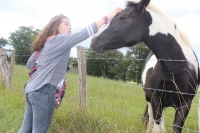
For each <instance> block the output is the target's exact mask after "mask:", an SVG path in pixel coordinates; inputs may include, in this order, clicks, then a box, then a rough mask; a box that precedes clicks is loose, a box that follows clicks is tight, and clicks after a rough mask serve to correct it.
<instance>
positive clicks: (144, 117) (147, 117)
mask: <svg viewBox="0 0 200 133" xmlns="http://www.w3.org/2000/svg"><path fill="white" fill-rule="evenodd" d="M142 121H143V122H144V124H145V125H146V126H147V125H148V122H149V114H148V104H147V105H146V107H145V110H144V115H143V117H142Z"/></svg>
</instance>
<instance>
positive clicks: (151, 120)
mask: <svg viewBox="0 0 200 133" xmlns="http://www.w3.org/2000/svg"><path fill="white" fill-rule="evenodd" d="M147 105H148V115H149V122H148V128H147V131H146V132H147V133H149V132H150V131H151V129H152V126H153V122H154V119H153V108H152V105H151V103H150V102H147Z"/></svg>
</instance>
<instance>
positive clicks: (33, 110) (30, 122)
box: [18, 84, 56, 133]
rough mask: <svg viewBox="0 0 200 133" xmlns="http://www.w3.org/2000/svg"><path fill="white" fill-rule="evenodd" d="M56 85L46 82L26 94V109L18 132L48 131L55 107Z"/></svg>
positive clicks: (41, 132)
mask: <svg viewBox="0 0 200 133" xmlns="http://www.w3.org/2000/svg"><path fill="white" fill-rule="evenodd" d="M55 92H56V89H55V86H53V85H50V84H45V85H44V86H42V87H41V88H40V89H39V90H36V91H33V92H30V93H27V94H25V97H26V111H25V115H24V121H23V124H22V127H21V129H20V130H19V132H18V133H47V132H48V128H49V126H50V124H51V120H52V117H53V113H54V109H55Z"/></svg>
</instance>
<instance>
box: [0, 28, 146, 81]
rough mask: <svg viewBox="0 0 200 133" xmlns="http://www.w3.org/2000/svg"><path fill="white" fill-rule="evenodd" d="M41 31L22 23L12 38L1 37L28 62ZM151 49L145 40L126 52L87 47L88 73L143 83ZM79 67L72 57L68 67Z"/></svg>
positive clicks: (0, 44)
mask: <svg viewBox="0 0 200 133" xmlns="http://www.w3.org/2000/svg"><path fill="white" fill-rule="evenodd" d="M40 32H41V30H40V29H34V27H32V26H29V27H26V26H21V27H19V28H18V29H17V30H15V31H14V32H11V33H10V35H9V38H8V39H5V38H3V37H1V38H0V47H5V46H6V45H10V46H12V47H13V48H14V50H15V53H16V57H15V62H16V64H22V65H25V64H26V62H27V61H28V59H29V57H30V55H31V54H32V53H33V52H34V51H33V50H32V49H31V44H32V42H33V41H34V39H35V38H36V36H37V35H38V34H39V33H40ZM149 52H150V50H149V48H147V47H146V45H145V44H144V43H140V44H138V45H135V46H133V47H130V48H129V49H128V50H127V51H126V53H125V54H124V53H122V52H121V51H119V50H110V51H106V52H105V53H104V54H97V53H95V52H93V51H92V50H91V49H87V50H86V59H87V60H86V63H87V74H88V75H91V76H97V77H104V78H109V79H114V80H121V81H124V82H126V81H133V82H137V83H141V73H142V69H143V66H144V62H145V59H146V57H147V55H148V53H149ZM77 66H78V63H77V60H76V59H74V58H70V59H69V63H68V70H69V69H70V67H74V68H76V67H77Z"/></svg>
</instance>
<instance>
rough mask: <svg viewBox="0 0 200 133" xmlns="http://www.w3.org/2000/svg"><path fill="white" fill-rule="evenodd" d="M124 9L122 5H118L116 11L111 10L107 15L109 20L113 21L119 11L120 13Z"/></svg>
mask: <svg viewBox="0 0 200 133" xmlns="http://www.w3.org/2000/svg"><path fill="white" fill-rule="evenodd" d="M121 11H122V8H121V7H117V8H116V9H115V10H114V11H112V12H110V13H109V14H108V15H107V17H108V20H109V21H111V20H112V19H113V18H114V17H115V16H116V15H117V14H118V13H120V12H121Z"/></svg>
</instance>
